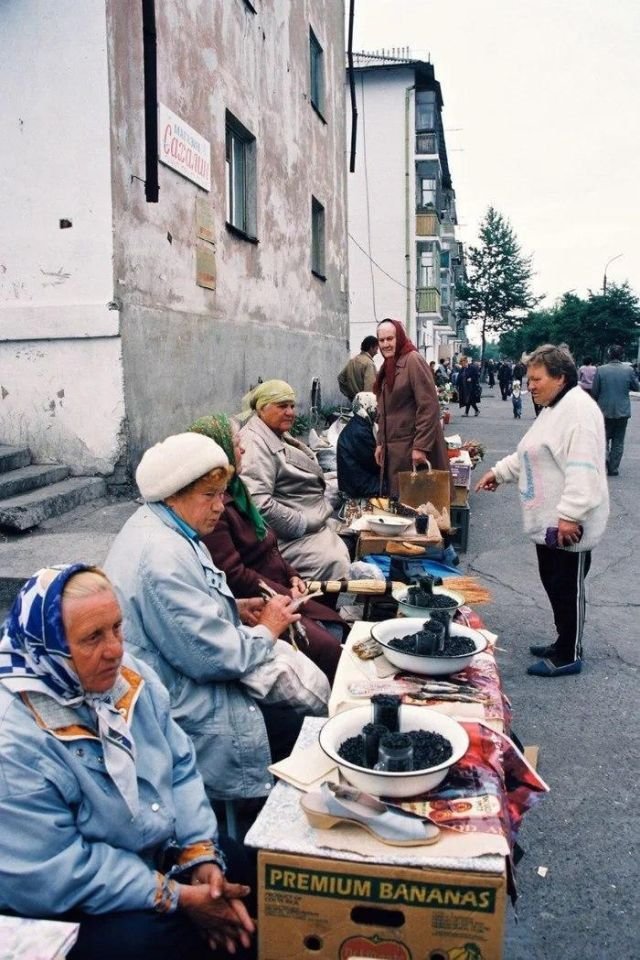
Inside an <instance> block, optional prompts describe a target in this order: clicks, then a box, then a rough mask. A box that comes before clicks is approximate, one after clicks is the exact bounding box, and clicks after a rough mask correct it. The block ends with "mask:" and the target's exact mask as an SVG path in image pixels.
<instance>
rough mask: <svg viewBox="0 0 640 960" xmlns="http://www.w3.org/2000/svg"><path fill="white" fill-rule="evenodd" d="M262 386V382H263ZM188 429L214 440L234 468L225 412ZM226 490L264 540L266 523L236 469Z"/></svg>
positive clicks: (229, 431)
mask: <svg viewBox="0 0 640 960" xmlns="http://www.w3.org/2000/svg"><path fill="white" fill-rule="evenodd" d="M263 386H264V384H263ZM189 430H190V431H192V432H193V433H202V434H204V435H205V437H209V439H211V440H214V441H215V442H216V443H217V444H218V446H219V447H222V449H223V450H224V452H225V453H226V455H227V459H228V460H229V463H230V464H231V466H232V467H234V469H235V468H236V457H235V450H234V449H233V427H232V425H231V421H230V420H229V417H228V416H227V415H226V414H225V413H215V414H212V415H211V416H209V417H200V418H199V419H198V420H196V421H195V423H192V424H191V426H190V427H189ZM227 491H228V492H229V494H230V495H231V496H232V497H233V502H234V503H235V505H236V507H237V508H238V510H239V511H240V513H242V514H244V516H245V517H247V518H248V519H249V520H250V521H251V525H252V526H253V529H254V530H255V533H256V537H257V538H258V540H264V538H265V537H266V535H267V524H266V522H265V520H264V518H263V516H262V514H261V513H260V511H259V510H258V508H257V507H256V505H255V503H254V502H253V500H252V499H251V494H250V493H249V491H248V490H247V486H246V484H245V482H244V480H242V479H241V477H240V476H239V474H238V471H237V469H235V473H234V474H233V477H232V478H231V480H230V481H229V484H228V485H227Z"/></svg>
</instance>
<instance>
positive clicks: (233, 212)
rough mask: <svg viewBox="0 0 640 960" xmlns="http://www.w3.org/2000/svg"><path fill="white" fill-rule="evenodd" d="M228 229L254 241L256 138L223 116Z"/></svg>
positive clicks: (238, 123)
mask: <svg viewBox="0 0 640 960" xmlns="http://www.w3.org/2000/svg"><path fill="white" fill-rule="evenodd" d="M225 173H226V195H227V212H226V215H227V226H229V227H232V228H233V229H234V230H237V231H239V232H240V233H242V234H244V235H245V237H246V238H247V239H248V240H255V239H256V235H257V223H256V138H255V137H254V136H253V134H252V133H251V132H250V131H249V130H247V128H246V127H245V126H244V125H243V124H242V123H240V121H239V120H238V119H236V117H234V116H233V114H231V113H229V111H228V110H227V112H226V165H225Z"/></svg>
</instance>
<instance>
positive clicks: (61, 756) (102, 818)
mask: <svg viewBox="0 0 640 960" xmlns="http://www.w3.org/2000/svg"><path fill="white" fill-rule="evenodd" d="M121 627H122V616H121V613H120V608H119V606H118V602H117V600H116V597H115V595H114V592H113V590H112V588H111V585H110V583H109V581H108V580H107V578H106V577H105V575H104V574H103V573H102V572H101V571H99V570H96V569H94V568H90V567H86V566H85V565H84V564H74V565H69V566H65V567H60V568H55V569H45V570H40V571H39V572H38V573H37V574H36V575H35V576H33V577H32V578H31V579H30V580H29V581H27V583H26V584H25V585H24V587H23V588H22V590H21V591H20V593H19V595H18V597H17V599H16V601H15V602H14V604H13V607H12V609H11V611H10V613H9V616H8V618H7V620H6V621H5V623H4V626H3V630H2V636H1V638H0V821H1V822H2V830H1V831H0V912H3V913H15V914H18V915H20V916H27V917H56V918H58V919H64V920H73V921H76V922H77V921H80V934H79V939H78V942H77V944H76V946H75V947H74V948H73V949H72V950H71V952H70V953H69V955H68V956H69V958H70V960H107V958H112V957H118V958H119V960H139V958H140V957H153V958H154V960H173V958H175V957H177V956H188V957H190V958H197V960H204V958H205V957H212V956H213V955H212V953H211V952H210V950H209V947H208V946H207V943H206V937H207V936H208V939H209V942H210V944H211V946H214V947H219V946H222V947H227V948H228V950H230V951H231V952H232V953H233V952H235V951H236V948H240V950H242V952H243V954H244V948H246V947H248V946H249V942H250V934H251V932H252V931H253V924H252V922H251V920H250V919H249V915H248V913H247V910H246V908H245V906H244V904H243V903H242V898H243V897H245V896H246V895H247V894H248V893H249V888H248V887H246V886H242V885H239V884H236V883H233V882H230V880H228V879H226V877H225V873H226V866H225V856H224V853H223V851H222V849H221V846H220V838H219V837H218V831H217V826H216V821H215V817H214V815H213V813H212V811H211V807H210V805H209V803H208V802H207V798H206V795H205V791H204V786H203V783H202V780H201V778H200V775H199V774H198V771H197V769H196V765H195V757H194V751H193V747H192V745H191V742H190V740H189V738H188V737H187V736H186V735H185V734H184V733H183V732H182V730H180V728H179V727H178V726H177V724H175V723H174V722H173V721H172V719H171V716H170V713H169V697H168V695H167V692H166V690H165V689H164V687H163V686H162V685H161V684H160V682H159V680H158V678H157V677H156V676H155V674H154V673H153V672H152V671H151V670H149V669H148V667H146V666H145V665H144V664H142V663H138V662H137V661H136V660H134V659H133V658H132V657H130V656H128V655H127V654H125V653H124V652H123V642H122V629H121ZM225 847H226V848H227V851H229V850H231V852H232V854H233V856H234V857H235V858H236V860H237V861H238V863H237V864H236V865H235V866H232V864H231V862H230V864H229V874H230V875H233V873H234V872H237V870H238V868H239V867H240V866H241V854H242V851H241V848H239V847H237V846H236V845H233V844H230V842H229V841H226V842H225ZM238 854H240V857H238ZM216 955H217V956H218V955H219V954H216ZM225 955H226V954H225Z"/></svg>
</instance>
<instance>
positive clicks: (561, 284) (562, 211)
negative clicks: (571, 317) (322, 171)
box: [354, 0, 640, 304]
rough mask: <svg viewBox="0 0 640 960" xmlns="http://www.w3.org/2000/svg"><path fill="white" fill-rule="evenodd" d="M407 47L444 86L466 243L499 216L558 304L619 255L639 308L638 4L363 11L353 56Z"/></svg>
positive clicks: (616, 269) (388, 6) (593, 282)
mask: <svg viewBox="0 0 640 960" xmlns="http://www.w3.org/2000/svg"><path fill="white" fill-rule="evenodd" d="M407 46H408V47H410V49H411V55H412V56H414V57H417V58H420V59H431V62H432V63H433V65H434V68H435V73H436V78H437V79H438V80H439V81H440V83H441V85H442V93H443V97H444V113H443V118H444V126H445V130H446V131H447V132H446V138H447V149H448V152H449V164H450V167H451V173H452V178H453V185H454V188H455V190H456V197H457V206H458V219H459V222H460V224H461V225H462V226H461V228H460V229H459V231H458V233H459V236H460V238H461V239H462V240H464V241H465V243H473V242H475V239H476V236H477V229H478V225H479V223H480V221H481V219H482V217H483V215H484V213H485V211H486V209H487V207H488V206H489V205H493V206H494V207H496V209H497V210H499V211H500V213H502V214H503V215H504V216H506V217H507V218H508V219H509V220H510V221H511V224H512V226H513V228H514V230H515V232H516V234H517V236H518V239H519V241H520V243H521V246H522V248H523V251H524V252H525V253H530V254H533V266H534V270H535V277H534V284H533V286H534V290H535V292H536V293H538V294H543V293H544V294H546V295H547V298H548V299H547V301H546V302H547V303H549V304H550V303H552V302H553V300H555V298H556V297H558V296H560V294H562V293H563V292H564V291H566V290H574V291H575V292H576V293H577V294H579V295H581V296H584V295H586V293H587V290H588V289H589V288H591V289H599V288H601V286H602V278H603V272H604V267H605V264H606V263H607V261H608V260H609V259H610V258H611V257H614V256H615V255H616V254H619V253H621V254H623V256H622V257H621V258H620V259H619V260H616V261H615V262H614V263H611V264H610V266H609V268H608V271H607V279H608V282H609V283H611V282H615V283H621V282H622V281H623V280H628V281H629V283H630V284H631V286H632V287H633V288H634V290H635V292H636V293H637V294H639V295H640V161H639V156H640V0H456V2H453V0H355V33H354V50H356V51H359V50H369V51H372V50H381V49H382V48H385V49H386V50H389V49H390V48H391V47H407ZM374 256H375V253H374Z"/></svg>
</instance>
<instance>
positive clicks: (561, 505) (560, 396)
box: [476, 344, 609, 677]
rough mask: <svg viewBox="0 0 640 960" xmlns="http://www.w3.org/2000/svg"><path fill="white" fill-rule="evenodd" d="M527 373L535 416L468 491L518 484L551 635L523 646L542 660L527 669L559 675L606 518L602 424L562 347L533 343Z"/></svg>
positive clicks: (573, 641) (566, 664)
mask: <svg viewBox="0 0 640 960" xmlns="http://www.w3.org/2000/svg"><path fill="white" fill-rule="evenodd" d="M527 373H528V378H529V389H530V390H531V393H532V395H533V397H534V400H535V402H536V403H537V404H538V405H539V406H540V407H541V408H542V409H541V412H540V416H539V417H538V418H537V419H536V420H535V422H534V423H533V425H532V426H531V427H530V428H529V430H528V431H527V433H526V434H525V435H524V437H523V438H522V440H521V441H520V443H519V444H518V447H517V450H516V451H515V452H514V453H512V454H510V455H509V456H507V457H504V458H503V459H502V460H499V461H498V463H496V465H495V466H494V467H492V469H491V470H489V471H487V473H485V474H484V476H483V477H482V478H481V479H480V481H479V482H478V484H477V485H476V490H489V491H494V490H496V489H497V488H498V486H499V485H501V484H503V483H511V482H518V485H519V493H520V504H521V507H522V515H523V521H524V530H525V533H526V534H527V535H528V536H529V537H530V538H531V540H533V542H534V543H535V545H536V552H537V556H538V570H539V573H540V579H541V581H542V585H543V587H544V589H545V591H546V594H547V596H548V598H549V602H550V603H551V609H552V610H553V617H554V621H555V627H556V634H557V635H556V639H555V640H554V641H553V642H552V643H540V644H534V645H533V646H531V647H530V651H531V653H532V654H533V655H534V656H536V657H541V658H542V659H540V660H538V661H537V662H536V663H534V664H533V665H532V666H531V667H529V669H528V670H527V673H529V674H531V675H532V676H536V677H560V676H566V675H568V674H575V673H580V671H581V669H582V658H583V654H582V633H583V629H584V617H585V591H584V579H585V577H586V575H587V573H588V572H589V567H590V564H591V551H592V549H593V547H595V546H596V544H597V543H598V542H599V541H600V539H601V537H602V535H603V533H604V530H605V527H606V524H607V519H608V516H609V491H608V488H607V479H606V476H605V464H604V451H605V434H604V423H603V421H602V416H601V414H600V411H599V410H598V408H597V406H596V404H594V403H592V402H591V400H590V399H589V397H587V396H586V395H585V393H584V391H583V390H581V389H580V387H578V385H577V384H578V371H577V370H576V367H575V364H574V362H573V358H572V356H571V354H570V353H569V351H568V350H565V349H563V348H561V347H556V346H552V345H551V344H545V345H544V346H542V347H538V348H537V349H536V350H534V351H533V353H532V354H530V356H529V357H528V363H527Z"/></svg>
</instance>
